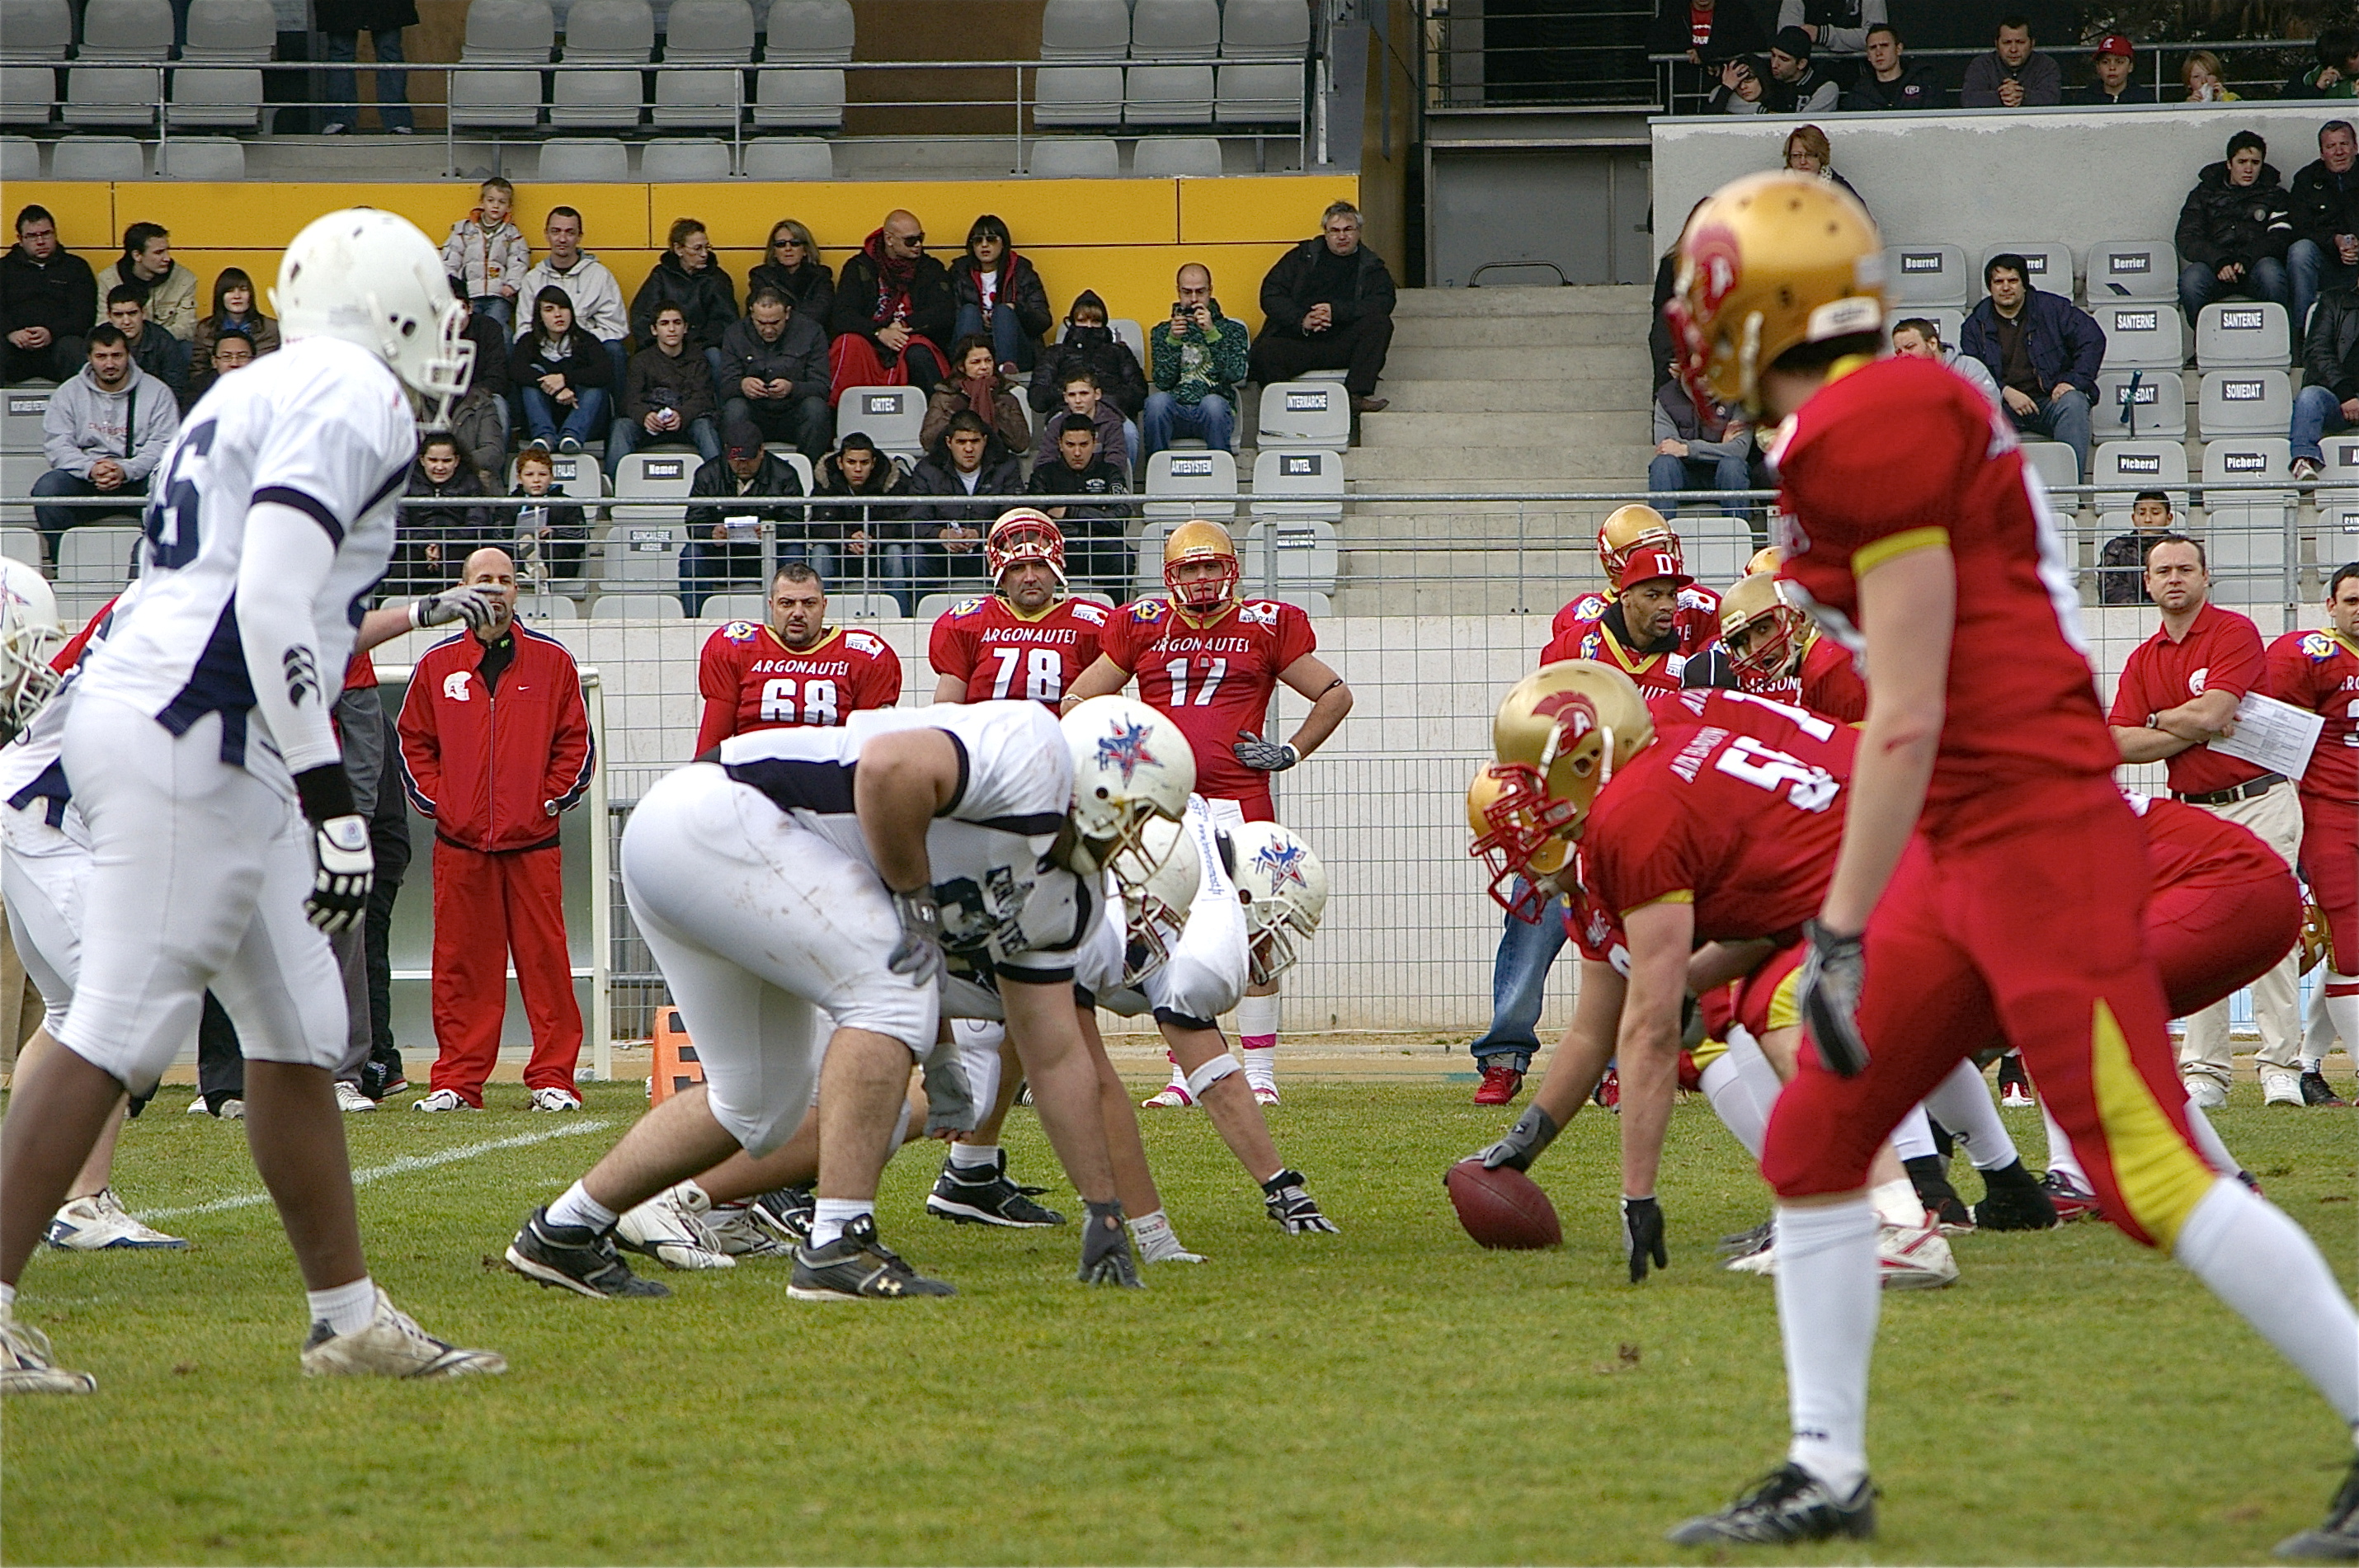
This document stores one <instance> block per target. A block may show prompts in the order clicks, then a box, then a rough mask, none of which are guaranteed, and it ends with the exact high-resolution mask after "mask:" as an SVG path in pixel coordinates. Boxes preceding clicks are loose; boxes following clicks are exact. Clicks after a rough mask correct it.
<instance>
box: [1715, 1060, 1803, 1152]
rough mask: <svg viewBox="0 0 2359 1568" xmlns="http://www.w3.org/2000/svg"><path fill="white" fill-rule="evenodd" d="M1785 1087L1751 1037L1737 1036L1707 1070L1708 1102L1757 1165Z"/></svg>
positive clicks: (1775, 1070)
mask: <svg viewBox="0 0 2359 1568" xmlns="http://www.w3.org/2000/svg"><path fill="white" fill-rule="evenodd" d="M1782 1087H1784V1085H1783V1084H1781V1083H1778V1082H1777V1069H1775V1068H1773V1067H1771V1066H1770V1065H1769V1059H1768V1058H1767V1057H1766V1056H1764V1055H1762V1054H1761V1048H1760V1046H1758V1045H1756V1043H1754V1040H1753V1037H1752V1036H1751V1035H1749V1034H1743V1033H1739V1034H1737V1035H1735V1037H1734V1039H1732V1040H1729V1042H1728V1050H1727V1051H1726V1052H1725V1053H1724V1054H1723V1055H1722V1056H1721V1058H1720V1060H1718V1061H1717V1062H1713V1063H1712V1065H1711V1066H1709V1067H1707V1068H1705V1069H1704V1070H1703V1093H1704V1098H1705V1099H1707V1100H1710V1101H1711V1102H1712V1111H1713V1113H1714V1114H1715V1115H1717V1116H1719V1117H1720V1119H1721V1122H1722V1125H1723V1126H1725V1127H1727V1128H1728V1130H1729V1133H1730V1135H1731V1136H1733V1137H1734V1138H1735V1139H1736V1141H1737V1142H1739V1143H1741V1144H1743V1145H1744V1146H1745V1153H1747V1154H1749V1155H1751V1156H1753V1158H1754V1160H1755V1161H1756V1162H1758V1161H1759V1160H1760V1159H1761V1140H1762V1139H1763V1138H1765V1137H1767V1134H1768V1130H1769V1107H1770V1106H1772V1105H1776V1104H1777V1091H1778V1090H1779V1089H1780V1088H1782Z"/></svg>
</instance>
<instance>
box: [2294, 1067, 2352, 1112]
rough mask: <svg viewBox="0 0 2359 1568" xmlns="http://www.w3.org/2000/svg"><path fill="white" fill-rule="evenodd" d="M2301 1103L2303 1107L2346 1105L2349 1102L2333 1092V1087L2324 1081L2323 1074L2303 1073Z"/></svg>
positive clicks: (2324, 1075) (2324, 1076)
mask: <svg viewBox="0 0 2359 1568" xmlns="http://www.w3.org/2000/svg"><path fill="white" fill-rule="evenodd" d="M2301 1103H2302V1104H2303V1105H2349V1104H2350V1103H2351V1102H2350V1101H2348V1100H2346V1099H2344V1098H2343V1096H2342V1095H2340V1094H2336V1093H2335V1092H2334V1085H2333V1084H2332V1083H2328V1082H2327V1081H2326V1074H2325V1073H2303V1074H2302V1075H2301Z"/></svg>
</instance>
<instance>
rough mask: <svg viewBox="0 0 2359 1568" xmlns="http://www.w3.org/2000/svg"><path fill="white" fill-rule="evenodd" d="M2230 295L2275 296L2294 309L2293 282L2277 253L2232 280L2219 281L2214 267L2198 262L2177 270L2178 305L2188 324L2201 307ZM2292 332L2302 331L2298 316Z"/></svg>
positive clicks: (2217, 272) (2268, 297)
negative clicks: (2228, 281)
mask: <svg viewBox="0 0 2359 1568" xmlns="http://www.w3.org/2000/svg"><path fill="white" fill-rule="evenodd" d="M2230 294H2249V295H2251V296H2252V297H2253V298H2254V299H2274V300H2276V301H2277V303H2278V304H2280V305H2283V306H2284V307H2285V308H2286V309H2287V310H2292V309H2293V283H2292V280H2291V279H2290V278H2288V277H2287V275H2286V264H2285V263H2284V262H2282V261H2279V260H2278V259H2277V257H2276V256H2263V257H2261V259H2260V260H2258V261H2256V262H2255V263H2253V269H2252V270H2251V271H2250V272H2248V273H2246V274H2245V276H2244V277H2243V278H2238V279H2237V280H2236V281H2235V282H2234V283H2223V282H2221V281H2220V272H2219V269H2218V268H2217V267H2205V266H2204V265H2203V264H2202V263H2201V262H2190V263H2188V264H2187V265H2186V266H2185V267H2180V269H2179V308H2180V310H2185V311H2186V312H2187V323H2188V325H2190V326H2193V325H2194V324H2195V318H2196V317H2197V316H2198V315H2199V314H2201V311H2202V310H2203V307H2204V306H2206V305H2209V304H2210V303H2212V301H2213V300H2214V299H2222V298H2223V297H2224V296H2227V295H2230ZM2293 331H2294V332H2295V334H2296V337H2297V340H2298V339H2299V334H2300V332H2301V321H2300V318H2299V317H2296V318H2295V320H2294V323H2293Z"/></svg>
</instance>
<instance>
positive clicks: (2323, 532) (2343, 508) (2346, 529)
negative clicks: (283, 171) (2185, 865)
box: [0, 489, 2359, 561]
mask: <svg viewBox="0 0 2359 1568" xmlns="http://www.w3.org/2000/svg"><path fill="white" fill-rule="evenodd" d="M2317 502H2318V554H2319V559H2321V561H2323V560H2329V559H2332V560H2334V561H2349V560H2354V559H2359V489H2352V490H2326V489H2321V490H2320V491H2319V492H2318V495H2317ZM0 550H5V547H0Z"/></svg>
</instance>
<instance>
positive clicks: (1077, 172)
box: [1024, 136, 1122, 180]
mask: <svg viewBox="0 0 2359 1568" xmlns="http://www.w3.org/2000/svg"><path fill="white" fill-rule="evenodd" d="M1027 158H1028V159H1029V162H1028V166H1027V168H1026V169H1025V170H1024V172H1025V173H1027V174H1028V175H1030V176H1031V177H1032V178H1033V179H1035V180H1112V179H1114V178H1115V177H1117V176H1118V175H1120V174H1121V173H1122V149H1121V147H1117V146H1116V145H1115V144H1114V138H1113V137H1112V136H1057V137H1054V138H1052V139H1050V140H1048V141H1038V142H1034V143H1033V144H1032V146H1031V147H1030V148H1029V149H1028V152H1027Z"/></svg>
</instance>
